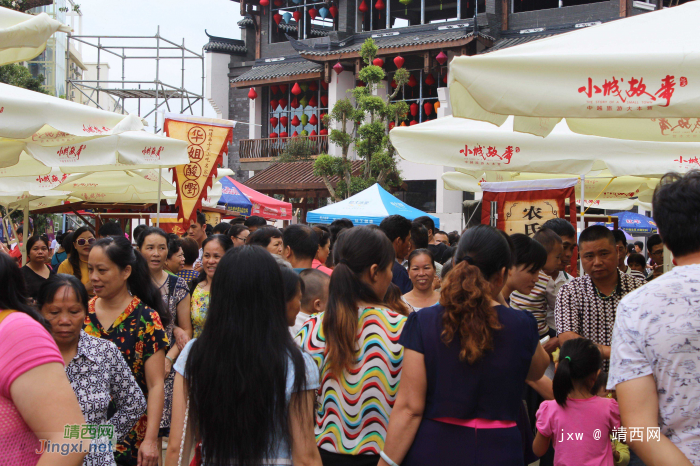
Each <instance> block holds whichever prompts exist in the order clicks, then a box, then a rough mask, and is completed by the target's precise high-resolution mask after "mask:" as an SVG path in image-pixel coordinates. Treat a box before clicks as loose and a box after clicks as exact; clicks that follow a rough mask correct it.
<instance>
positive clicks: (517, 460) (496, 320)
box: [379, 225, 549, 466]
mask: <svg viewBox="0 0 700 466" xmlns="http://www.w3.org/2000/svg"><path fill="white" fill-rule="evenodd" d="M454 263H455V265H454V268H453V269H452V271H451V272H450V274H449V275H448V276H447V278H446V282H445V283H444V284H443V286H442V290H441V296H440V304H437V305H435V306H432V307H427V308H424V309H421V310H420V311H418V312H414V313H412V314H411V315H409V317H408V320H407V321H406V325H405V326H404V329H403V332H402V333H401V337H400V339H399V343H400V344H402V345H403V346H404V360H403V372H402V374H401V384H400V386H399V392H398V395H397V399H396V404H395V405H394V409H393V411H392V413H391V419H390V421H389V429H388V433H387V437H386V443H385V446H384V451H382V453H381V455H382V458H383V459H382V460H381V461H380V462H379V466H387V465H392V464H401V465H402V466H413V465H426V464H460V465H465V466H490V465H493V466H496V465H498V466H516V465H517V466H522V465H523V464H524V458H523V447H522V441H521V435H520V431H519V430H518V428H517V427H516V421H517V420H518V417H519V415H520V409H521V406H522V402H521V395H522V391H523V387H524V384H525V380H538V379H539V378H540V377H542V375H543V374H544V371H545V369H546V368H547V366H548V364H549V356H547V353H546V352H545V351H544V349H543V348H542V346H541V345H540V343H539V336H538V333H537V322H536V321H535V318H534V317H533V316H532V314H530V313H527V312H522V311H516V310H513V309H511V308H508V307H505V306H502V305H501V304H499V303H498V302H497V301H496V298H497V297H498V295H499V293H500V292H501V289H502V288H503V285H504V284H505V282H506V279H507V278H508V270H509V269H510V267H511V265H512V264H513V256H512V252H511V249H510V246H509V244H508V242H507V241H506V239H505V238H504V237H503V236H501V234H500V233H499V231H498V230H496V229H495V228H493V227H490V226H488V225H479V226H477V227H474V228H471V229H469V230H467V231H466V232H465V233H464V235H463V236H462V238H461V239H460V242H459V246H458V248H457V252H456V253H455V257H454Z"/></svg>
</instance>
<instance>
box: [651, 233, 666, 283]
mask: <svg viewBox="0 0 700 466" xmlns="http://www.w3.org/2000/svg"><path fill="white" fill-rule="evenodd" d="M647 251H649V258H650V259H651V274H649V277H648V278H647V280H649V281H651V280H653V279H655V278H658V277H660V276H661V275H662V274H663V273H664V243H663V241H662V240H661V236H659V235H651V236H650V237H649V239H648V240H647Z"/></svg>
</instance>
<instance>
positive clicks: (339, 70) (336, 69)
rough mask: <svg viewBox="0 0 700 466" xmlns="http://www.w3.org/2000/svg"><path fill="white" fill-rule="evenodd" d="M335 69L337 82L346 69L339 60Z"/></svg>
mask: <svg viewBox="0 0 700 466" xmlns="http://www.w3.org/2000/svg"><path fill="white" fill-rule="evenodd" d="M363 3H364V2H363ZM333 71H335V74H336V75H337V76H338V77H337V78H335V82H338V80H339V79H340V73H342V72H343V71H345V68H343V65H341V64H340V62H338V63H336V64H335V65H333Z"/></svg>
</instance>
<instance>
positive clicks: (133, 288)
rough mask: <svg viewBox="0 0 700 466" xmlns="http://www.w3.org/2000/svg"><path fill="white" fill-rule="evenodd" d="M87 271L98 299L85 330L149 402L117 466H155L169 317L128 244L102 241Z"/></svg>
mask: <svg viewBox="0 0 700 466" xmlns="http://www.w3.org/2000/svg"><path fill="white" fill-rule="evenodd" d="M88 268H89V273H90V283H91V284H92V287H93V290H94V291H95V295H96V296H95V297H94V298H93V299H91V300H90V302H89V304H88V315H87V317H86V318H85V327H84V330H85V332H86V333H88V334H89V335H92V336H94V337H99V338H104V339H106V340H110V341H111V342H112V343H114V344H116V345H117V348H119V350H120V351H121V353H122V356H124V359H125V360H126V363H127V364H128V365H129V367H130V368H131V372H132V373H133V375H134V378H135V379H136V382H137V383H138V385H139V387H140V388H141V391H143V393H144V395H145V396H146V399H147V400H148V408H147V410H146V414H145V415H144V416H142V417H141V419H139V421H138V423H137V424H136V426H134V428H133V429H132V430H131V432H129V433H128V434H127V436H126V438H124V439H123V440H122V441H120V442H119V443H118V444H117V451H116V453H115V454H114V457H115V460H116V462H117V464H118V465H120V466H121V465H129V466H131V465H133V466H136V465H139V466H156V464H157V462H158V457H159V452H158V430H159V427H160V419H161V416H162V415H163V393H164V386H163V383H164V379H165V377H164V373H163V367H165V348H167V346H168V337H167V336H166V334H165V329H164V326H167V325H168V324H169V323H170V315H169V313H168V311H167V310H166V309H165V306H164V305H163V299H162V297H161V295H160V293H159V292H158V289H157V288H156V287H155V286H154V285H153V281H152V280H151V276H150V274H149V272H148V265H147V264H146V260H145V259H144V258H143V257H142V256H141V254H138V253H137V252H135V251H134V249H133V247H132V246H131V243H130V242H129V240H127V239H126V238H124V237H121V236H110V237H107V238H102V239H100V240H98V241H97V242H96V243H95V245H94V246H93V248H92V250H91V251H90V257H89V259H88ZM151 419H152V420H153V421H152V422H148V420H151Z"/></svg>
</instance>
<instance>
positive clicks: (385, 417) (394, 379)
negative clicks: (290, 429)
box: [295, 308, 406, 455]
mask: <svg viewBox="0 0 700 466" xmlns="http://www.w3.org/2000/svg"><path fill="white" fill-rule="evenodd" d="M323 316H324V313H320V314H316V315H314V316H312V317H311V319H310V320H309V321H307V322H306V323H305V324H304V326H303V327H302V328H301V330H300V331H299V333H298V334H297V336H296V339H295V341H296V342H297V343H299V344H300V346H301V348H302V350H304V351H305V352H306V353H309V354H310V355H311V356H312V357H313V358H314V361H315V362H316V365H317V366H318V368H319V370H320V371H321V387H320V388H319V389H318V401H319V402H318V410H317V412H316V424H315V428H314V432H315V434H316V443H317V444H318V446H319V448H322V449H324V450H326V451H330V452H333V453H340V454H346V455H361V454H369V455H378V454H379V452H380V451H381V450H382V449H383V448H384V440H385V439H386V432H387V429H388V427H389V415H390V414H391V409H392V408H393V406H394V402H395V401H396V393H397V391H398V388H399V379H400V377H401V367H402V365H403V346H401V345H400V344H399V337H400V336H401V331H402V330H403V326H404V324H405V323H406V318H405V317H404V316H402V315H400V314H397V313H396V312H393V311H390V310H388V309H383V308H364V309H362V308H361V309H359V310H358V325H357V346H356V348H357V351H356V353H355V363H354V364H353V366H352V368H351V370H350V371H349V372H348V371H347V370H346V371H343V375H342V377H341V378H340V380H338V379H337V378H336V377H334V376H332V375H331V374H330V373H329V370H328V368H327V367H326V364H325V358H326V338H325V335H324V334H323V325H322V323H323Z"/></svg>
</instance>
